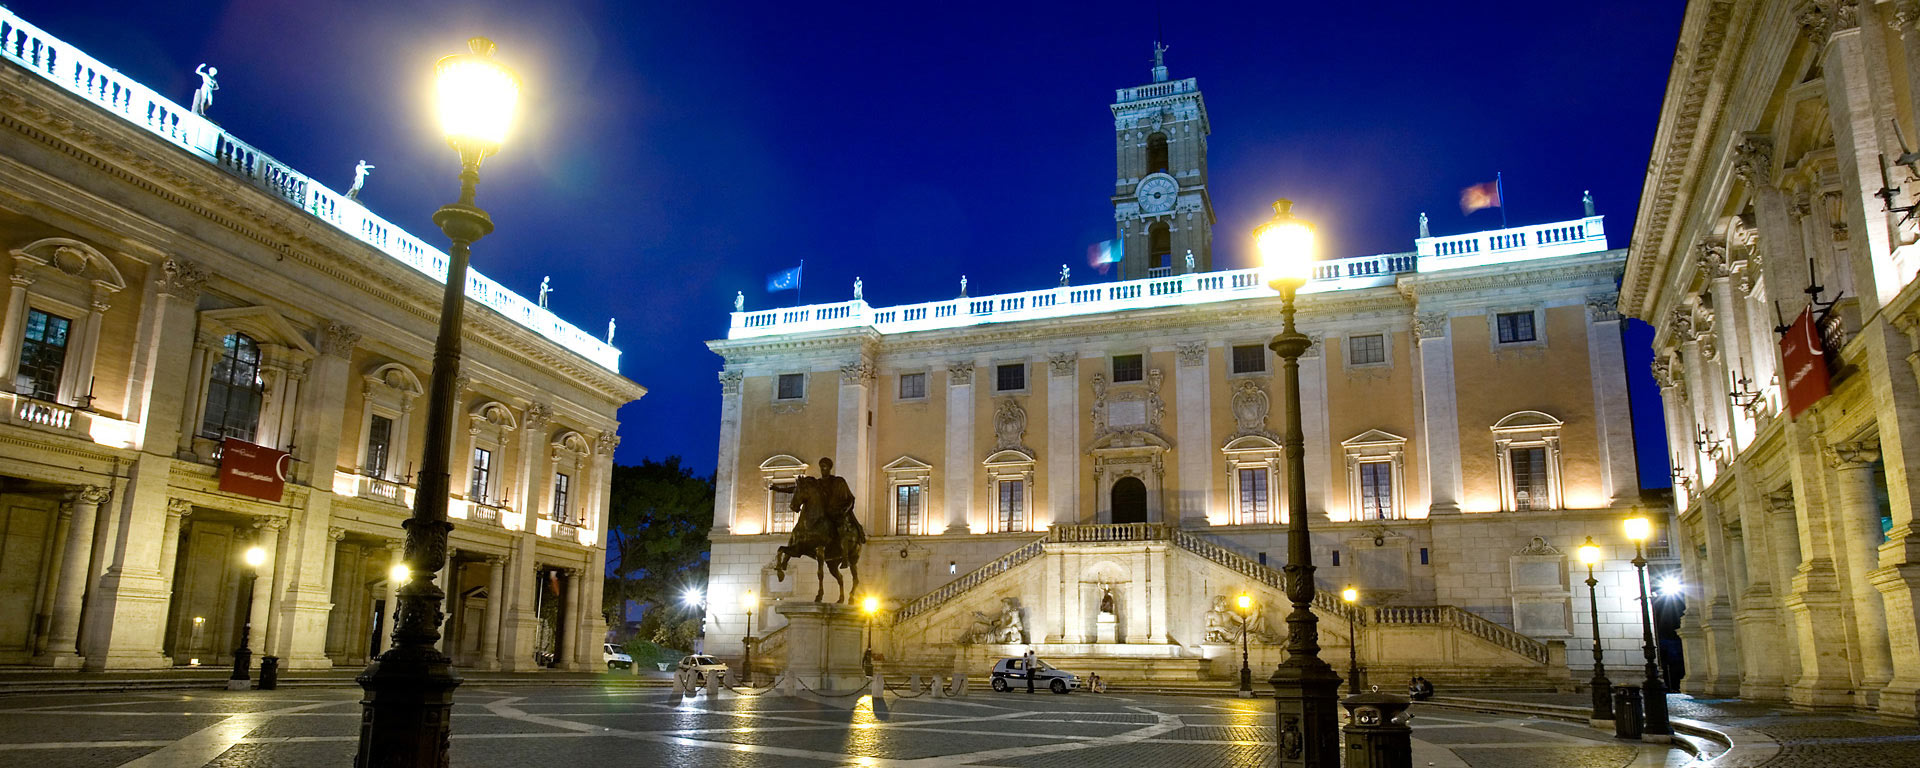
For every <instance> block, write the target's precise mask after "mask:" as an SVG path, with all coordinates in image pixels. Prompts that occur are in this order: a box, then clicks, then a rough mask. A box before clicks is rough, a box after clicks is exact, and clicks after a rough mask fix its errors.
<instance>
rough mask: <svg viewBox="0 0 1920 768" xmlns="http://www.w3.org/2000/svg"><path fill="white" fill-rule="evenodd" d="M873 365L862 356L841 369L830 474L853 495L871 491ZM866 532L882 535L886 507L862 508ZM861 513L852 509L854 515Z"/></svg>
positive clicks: (884, 528)
mask: <svg viewBox="0 0 1920 768" xmlns="http://www.w3.org/2000/svg"><path fill="white" fill-rule="evenodd" d="M873 381H874V372H873V363H872V361H870V360H868V359H867V357H866V355H864V354H862V355H861V357H860V359H859V360H855V361H854V362H851V363H847V364H846V365H842V366H840V393H839V394H840V396H839V398H838V404H839V407H838V411H837V414H836V415H837V418H836V422H835V428H834V431H833V453H834V457H833V473H834V474H836V475H839V476H841V477H843V478H846V480H847V487H848V488H851V489H854V493H855V494H861V493H868V494H871V491H870V489H869V487H868V485H867V481H868V480H871V479H872V478H873V467H872V464H873V425H872V422H873V418H874V416H873ZM859 506H860V507H865V510H864V511H865V512H866V519H865V520H863V521H862V522H863V523H864V524H865V525H866V527H867V530H869V531H884V530H887V526H886V522H887V520H886V513H885V511H884V510H886V509H887V505H886V504H873V503H868V504H862V505H859ZM861 511H863V510H860V509H858V508H856V509H855V511H854V514H856V515H857V514H859V513H860V512H861Z"/></svg>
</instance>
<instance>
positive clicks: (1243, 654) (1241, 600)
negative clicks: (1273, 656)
mask: <svg viewBox="0 0 1920 768" xmlns="http://www.w3.org/2000/svg"><path fill="white" fill-rule="evenodd" d="M1234 605H1235V606H1236V607H1238V608H1239V609H1240V696H1241V698H1248V699H1251V698H1253V667H1250V666H1247V625H1248V624H1252V623H1253V595H1249V594H1247V593H1245V592H1242V593H1240V596H1239V597H1238V598H1235V599H1234Z"/></svg>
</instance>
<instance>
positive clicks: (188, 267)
mask: <svg viewBox="0 0 1920 768" xmlns="http://www.w3.org/2000/svg"><path fill="white" fill-rule="evenodd" d="M207 277H208V275H207V270H206V268H205V267H202V266H200V265H199V264H195V263H194V262H191V261H188V260H186V259H183V258H180V257H178V256H169V257H167V259H166V261H163V262H160V279H159V280H158V281H156V283H157V284H158V286H159V288H160V295H162V296H171V297H173V298H176V299H182V300H187V301H191V300H193V299H197V298H199V297H200V290H201V289H202V288H205V287H206V286H207Z"/></svg>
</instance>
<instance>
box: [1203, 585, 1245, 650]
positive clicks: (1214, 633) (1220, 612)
mask: <svg viewBox="0 0 1920 768" xmlns="http://www.w3.org/2000/svg"><path fill="white" fill-rule="evenodd" d="M1238 618H1239V617H1238V616H1235V615H1234V614H1233V612H1232V611H1229V610H1227V598H1226V597H1225V596H1224V595H1214V597H1213V607H1211V608H1208V609H1207V629H1206V632H1205V634H1204V635H1203V636H1202V637H1201V642H1206V643H1231V642H1235V641H1238V640H1239V639H1240V638H1239V637H1238V635H1239V634H1240V627H1239V626H1238V622H1237V621H1236V619H1238Z"/></svg>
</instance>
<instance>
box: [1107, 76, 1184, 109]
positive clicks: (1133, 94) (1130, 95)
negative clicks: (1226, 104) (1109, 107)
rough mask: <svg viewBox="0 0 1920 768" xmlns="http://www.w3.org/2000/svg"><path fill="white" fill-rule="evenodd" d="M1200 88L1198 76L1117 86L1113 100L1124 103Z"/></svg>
mask: <svg viewBox="0 0 1920 768" xmlns="http://www.w3.org/2000/svg"><path fill="white" fill-rule="evenodd" d="M1198 90H1200V83H1199V81H1198V80H1197V79H1196V78H1191V77H1189V78H1186V79H1185V80H1169V81H1167V82H1164V83H1153V84H1151V85H1141V86H1135V87H1132V88H1116V89H1114V91H1113V100H1114V101H1115V102H1116V103H1123V104H1124V103H1126V102H1129V101H1144V100H1147V99H1158V98H1161V97H1164V96H1174V95H1178V94H1182V93H1193V92H1195V91H1198Z"/></svg>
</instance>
